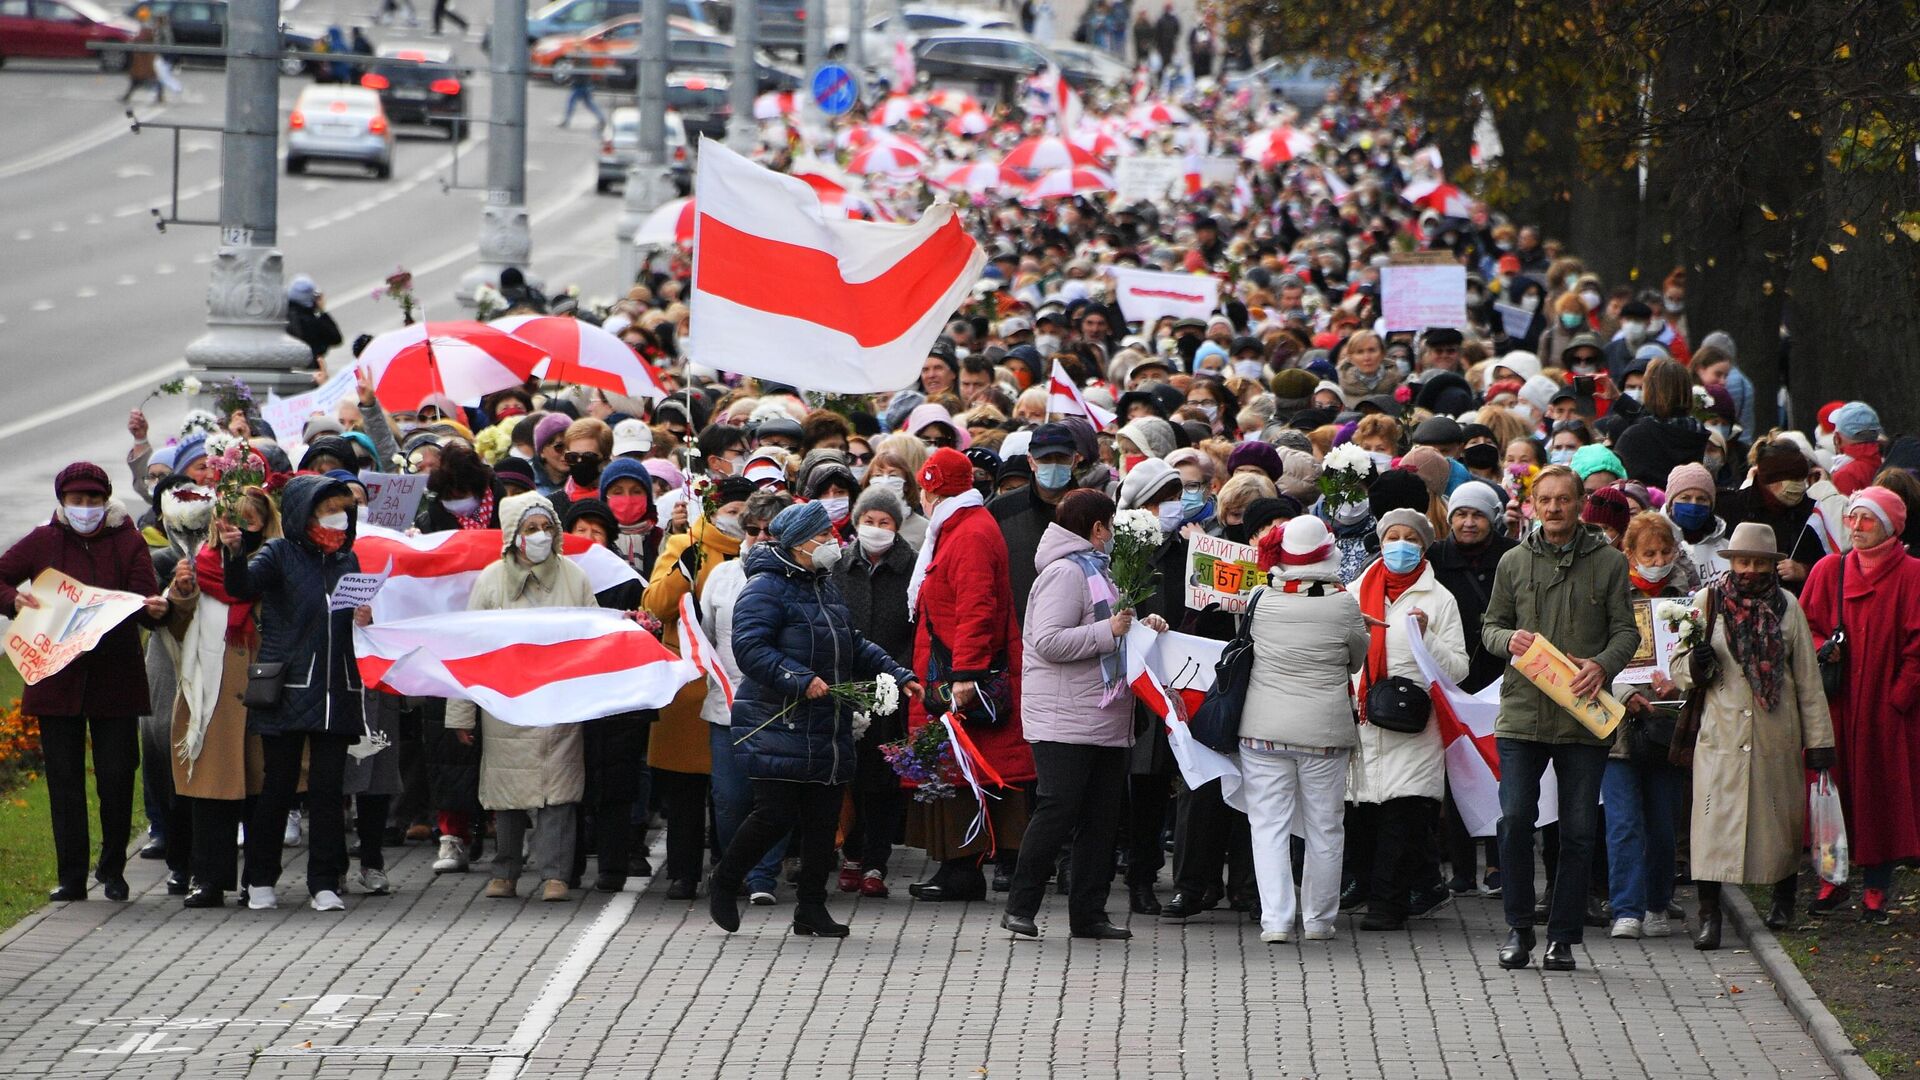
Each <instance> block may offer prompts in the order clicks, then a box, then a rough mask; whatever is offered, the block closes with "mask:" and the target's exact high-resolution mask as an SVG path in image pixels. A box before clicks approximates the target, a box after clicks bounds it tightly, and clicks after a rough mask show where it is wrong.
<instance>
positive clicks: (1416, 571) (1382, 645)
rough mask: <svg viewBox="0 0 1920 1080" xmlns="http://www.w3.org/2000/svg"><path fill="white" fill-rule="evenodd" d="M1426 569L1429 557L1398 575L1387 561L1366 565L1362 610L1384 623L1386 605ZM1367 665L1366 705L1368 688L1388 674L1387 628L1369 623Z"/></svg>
mask: <svg viewBox="0 0 1920 1080" xmlns="http://www.w3.org/2000/svg"><path fill="white" fill-rule="evenodd" d="M1426 568H1427V560H1425V559H1421V560H1420V565H1418V566H1416V567H1414V568H1413V569H1411V570H1409V571H1407V572H1406V573H1404V574H1396V573H1394V572H1393V571H1392V570H1389V569H1387V564H1386V563H1384V562H1376V563H1374V564H1373V565H1372V566H1369V567H1367V572H1366V573H1364V574H1362V575H1360V613H1361V614H1362V615H1371V616H1373V617H1374V618H1376V619H1379V620H1381V621H1382V622H1384V621H1386V618H1387V606H1388V605H1389V604H1392V603H1393V602H1394V601H1395V600H1398V599H1400V596H1401V594H1403V593H1405V592H1406V591H1407V590H1408V589H1411V588H1413V584H1414V582H1416V581H1419V580H1420V575H1421V573H1422V572H1424V571H1425V570H1426ZM1367 637H1368V641H1367V666H1366V668H1365V669H1363V670H1362V671H1361V672H1360V701H1361V703H1362V704H1365V702H1366V700H1367V691H1368V690H1370V689H1372V688H1373V684H1374V682H1375V680H1378V679H1384V678H1386V677H1387V628H1386V627H1384V626H1375V625H1373V624H1372V623H1368V624H1367Z"/></svg>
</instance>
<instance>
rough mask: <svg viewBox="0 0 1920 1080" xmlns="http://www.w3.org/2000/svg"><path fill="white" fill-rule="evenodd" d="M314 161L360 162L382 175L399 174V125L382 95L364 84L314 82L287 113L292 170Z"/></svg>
mask: <svg viewBox="0 0 1920 1080" xmlns="http://www.w3.org/2000/svg"><path fill="white" fill-rule="evenodd" d="M309 161H354V162H359V163H360V164H362V165H365V166H367V167H368V168H370V169H372V170H373V175H375V176H377V177H379V178H380V179H382V180H385V179H387V178H388V177H390V176H392V175H393V125H392V124H390V123H388V122H387V112H386V110H385V109H384V108H382V107H381V105H380V95H379V94H377V93H375V92H374V91H372V90H369V89H367V88H366V87H364V86H333V85H327V86H322V85H312V86H308V87H307V88H306V89H304V90H302V91H300V99H299V100H298V101H295V102H294V103H293V111H292V112H291V113H289V114H288V115H287V174H288V175H290V176H292V175H298V174H299V173H303V172H305V171H306V170H307V162H309Z"/></svg>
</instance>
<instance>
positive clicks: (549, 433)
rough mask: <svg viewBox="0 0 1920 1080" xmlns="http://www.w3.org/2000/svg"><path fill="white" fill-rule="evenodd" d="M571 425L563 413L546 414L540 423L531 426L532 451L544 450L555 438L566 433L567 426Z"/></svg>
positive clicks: (570, 421)
mask: <svg viewBox="0 0 1920 1080" xmlns="http://www.w3.org/2000/svg"><path fill="white" fill-rule="evenodd" d="M571 423H573V421H572V420H569V419H567V417H566V415H565V414H564V413H557V412H556V413H548V414H547V415H545V416H543V417H541V418H540V422H539V423H538V424H535V425H534V426H533V448H534V450H535V451H539V450H542V449H545V448H546V445H547V443H548V442H550V441H551V440H552V439H553V438H554V437H555V436H557V435H559V434H560V433H562V432H564V431H566V430H567V425H568V424H571Z"/></svg>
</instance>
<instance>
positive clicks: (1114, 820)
mask: <svg viewBox="0 0 1920 1080" xmlns="http://www.w3.org/2000/svg"><path fill="white" fill-rule="evenodd" d="M1127 758H1128V749H1127V747H1124V746H1086V745H1082V744H1079V743H1057V742H1036V743H1034V744H1033V764H1034V771H1035V772H1037V773H1038V774H1039V776H1040V779H1039V783H1038V786H1037V789H1036V793H1035V797H1034V801H1033V817H1032V818H1031V819H1030V820H1029V821H1028V822H1027V835H1026V838H1025V839H1024V840H1022V841H1021V842H1020V862H1019V864H1018V865H1017V866H1015V867H1014V870H1013V888H1012V890H1011V891H1010V892H1009V893H1008V894H1007V913H1008V914H1010V915H1020V916H1024V917H1026V918H1032V917H1033V916H1034V915H1036V914H1038V913H1039V911H1040V900H1041V897H1043V896H1045V895H1046V891H1047V878H1048V877H1049V876H1050V875H1051V874H1052V873H1053V863H1054V859H1055V858H1056V857H1057V856H1058V855H1059V853H1060V849H1061V848H1063V847H1066V846H1067V845H1068V843H1069V842H1071V843H1072V845H1073V862H1072V872H1071V874H1070V876H1069V879H1068V884H1069V887H1070V891H1069V892H1068V894H1067V917H1068V921H1069V922H1070V923H1071V924H1072V925H1073V926H1074V927H1076V928H1077V927H1082V926H1089V925H1092V924H1093V923H1097V922H1102V921H1104V920H1105V919H1106V915H1107V890H1108V888H1110V887H1111V885H1112V882H1113V844H1114V839H1115V837H1116V835H1117V834H1118V832H1119V828H1120V817H1119V815H1118V814H1117V813H1115V811H1116V810H1117V809H1118V808H1119V806H1120V800H1121V799H1123V798H1125V797H1126V793H1127ZM1134 779H1135V780H1136V781H1138V780H1154V779H1157V778H1155V777H1134ZM1161 805H1162V807H1164V806H1165V802H1164V801H1163V802H1162V803H1161ZM1155 836H1156V847H1157V846H1158V842H1157V837H1158V830H1156V831H1155Z"/></svg>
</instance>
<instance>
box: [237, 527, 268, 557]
mask: <svg viewBox="0 0 1920 1080" xmlns="http://www.w3.org/2000/svg"><path fill="white" fill-rule="evenodd" d="M266 542H267V531H266V530H265V529H242V530H240V550H242V551H244V552H246V553H247V554H249V555H251V554H253V553H254V552H256V551H259V550H260V545H261V544H264V543H266Z"/></svg>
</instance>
